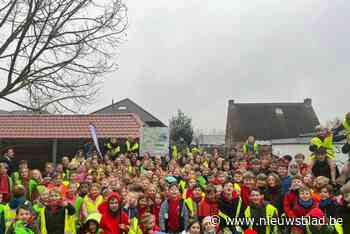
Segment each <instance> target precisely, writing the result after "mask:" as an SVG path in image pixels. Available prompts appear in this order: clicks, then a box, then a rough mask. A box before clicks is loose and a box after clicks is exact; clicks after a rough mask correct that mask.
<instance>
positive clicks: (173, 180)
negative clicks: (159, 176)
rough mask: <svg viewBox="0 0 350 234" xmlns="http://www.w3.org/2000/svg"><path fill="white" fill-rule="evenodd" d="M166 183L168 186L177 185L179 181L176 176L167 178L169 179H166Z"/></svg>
mask: <svg viewBox="0 0 350 234" xmlns="http://www.w3.org/2000/svg"><path fill="white" fill-rule="evenodd" d="M165 181H166V182H167V183H168V184H174V183H177V179H176V178H175V177H174V176H167V177H165Z"/></svg>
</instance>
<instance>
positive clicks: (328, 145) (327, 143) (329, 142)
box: [310, 134, 335, 159]
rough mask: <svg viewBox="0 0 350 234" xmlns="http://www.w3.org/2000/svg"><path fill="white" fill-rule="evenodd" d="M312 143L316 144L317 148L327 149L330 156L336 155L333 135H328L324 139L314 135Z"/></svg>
mask: <svg viewBox="0 0 350 234" xmlns="http://www.w3.org/2000/svg"><path fill="white" fill-rule="evenodd" d="M310 144H311V145H315V146H316V147H317V149H319V148H321V147H323V148H325V149H326V150H327V156H328V157H329V158H331V159H332V158H334V157H335V152H334V148H333V135H332V134H331V135H329V136H327V137H326V138H325V139H324V140H323V141H322V140H321V139H320V138H319V137H313V138H312V139H311V142H310Z"/></svg>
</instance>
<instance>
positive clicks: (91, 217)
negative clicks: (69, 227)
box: [85, 212, 102, 224]
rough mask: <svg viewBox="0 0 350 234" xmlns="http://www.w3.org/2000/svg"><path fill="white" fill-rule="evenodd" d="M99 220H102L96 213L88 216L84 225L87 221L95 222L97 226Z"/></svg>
mask: <svg viewBox="0 0 350 234" xmlns="http://www.w3.org/2000/svg"><path fill="white" fill-rule="evenodd" d="M101 218H102V216H101V214H100V213H98V212H95V213H92V214H90V215H89V216H88V217H87V219H86V221H85V223H88V222H89V221H95V222H97V223H98V224H99V223H100V221H101Z"/></svg>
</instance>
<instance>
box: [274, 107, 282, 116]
mask: <svg viewBox="0 0 350 234" xmlns="http://www.w3.org/2000/svg"><path fill="white" fill-rule="evenodd" d="M275 113H276V114H277V115H283V110H282V109H281V108H279V107H278V108H276V109H275Z"/></svg>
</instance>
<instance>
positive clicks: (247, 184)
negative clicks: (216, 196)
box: [241, 171, 256, 206]
mask: <svg viewBox="0 0 350 234" xmlns="http://www.w3.org/2000/svg"><path fill="white" fill-rule="evenodd" d="M255 186H256V176H255V174H254V173H252V172H250V171H247V172H246V173H244V175H243V185H242V186H241V197H242V201H243V204H244V205H245V206H247V205H248V203H249V194H250V191H251V190H252V189H253V188H255Z"/></svg>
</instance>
